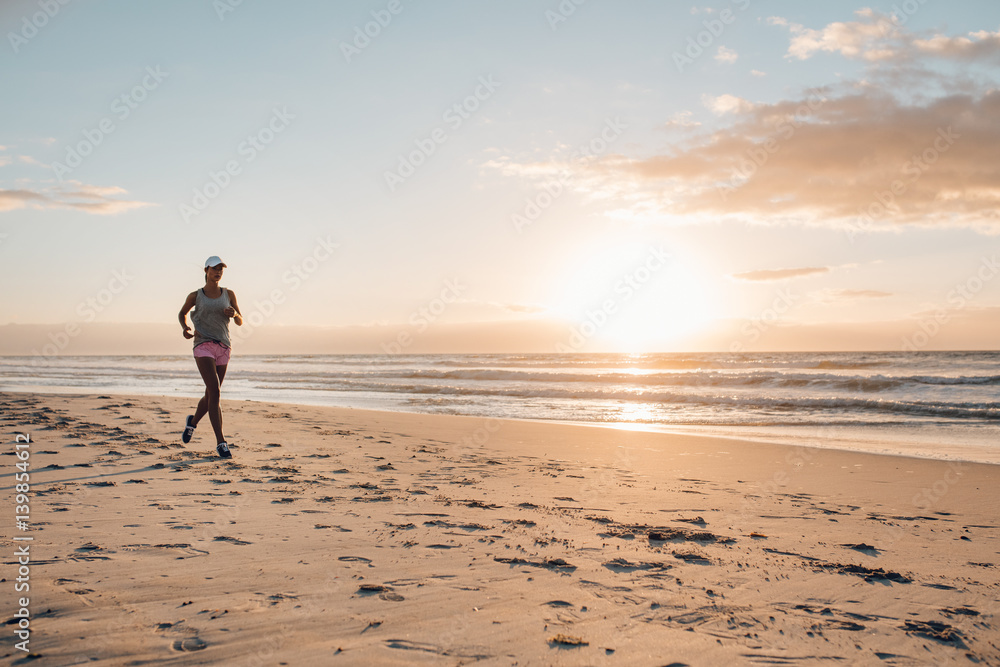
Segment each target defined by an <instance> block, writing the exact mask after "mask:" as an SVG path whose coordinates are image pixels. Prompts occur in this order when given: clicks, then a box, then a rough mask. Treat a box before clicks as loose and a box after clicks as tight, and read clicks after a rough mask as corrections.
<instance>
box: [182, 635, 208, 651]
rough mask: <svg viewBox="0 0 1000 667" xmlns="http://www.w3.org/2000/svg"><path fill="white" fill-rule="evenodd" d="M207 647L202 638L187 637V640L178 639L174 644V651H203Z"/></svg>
mask: <svg viewBox="0 0 1000 667" xmlns="http://www.w3.org/2000/svg"><path fill="white" fill-rule="evenodd" d="M207 647H208V644H207V643H205V641H204V640H203V639H201V638H200V637H187V638H185V639H178V640H176V641H174V644H173V649H174V650H175V651H184V652H190V651H201V650H202V649H204V648H207Z"/></svg>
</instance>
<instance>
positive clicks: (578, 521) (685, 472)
mask: <svg viewBox="0 0 1000 667" xmlns="http://www.w3.org/2000/svg"><path fill="white" fill-rule="evenodd" d="M0 401H2V404H3V420H4V432H5V441H6V443H7V444H6V445H5V446H4V451H3V453H4V454H5V457H4V458H3V459H2V461H3V469H2V470H0V473H2V479H3V491H4V493H5V494H7V497H8V498H10V499H13V497H14V494H15V490H14V483H15V482H14V473H15V472H16V469H15V467H14V466H15V463H16V462H17V459H16V458H15V457H14V456H13V452H14V446H13V442H14V439H15V436H16V434H30V437H31V441H32V444H31V447H30V452H31V456H30V466H31V467H30V473H31V479H30V482H31V489H32V491H31V501H30V504H31V518H30V525H31V531H30V532H20V531H17V530H16V529H15V527H14V518H13V516H11V515H12V514H13V513H14V512H13V504H14V503H13V502H9V503H8V502H6V501H5V505H4V506H5V507H8V508H11V509H10V510H8V513H7V514H8V516H7V517H6V518H5V520H4V522H3V535H4V537H5V538H6V541H7V543H8V545H9V546H8V549H7V552H6V555H5V558H4V575H3V577H4V581H3V582H2V585H3V586H4V588H5V591H4V596H3V599H4V600H5V601H7V602H6V603H5V614H6V617H7V618H11V617H12V616H13V615H14V612H16V611H17V610H16V609H15V606H14V604H13V603H14V602H15V601H16V597H17V595H30V613H31V619H30V630H31V635H30V654H28V653H24V652H22V651H20V650H17V649H16V648H15V643H16V642H17V641H18V639H17V637H16V636H15V635H14V629H15V628H16V626H15V624H11V623H9V624H8V625H7V626H6V627H7V628H8V629H7V630H6V631H5V632H4V634H3V648H2V652H3V656H4V661H5V662H7V664H38V665H71V664H91V665H122V664H135V665H138V664H171V665H202V664H204V665H209V664H225V665H336V664H343V665H360V664H375V665H407V664H441V665H460V664H473V663H475V664H487V665H514V664H516V665H580V664H587V665H604V664H607V665H649V666H651V667H653V666H662V665H674V666H678V665H712V664H748V665H753V664H767V665H785V664H789V665H791V664H803V665H806V664H819V663H836V664H861V665H925V664H926V665H932V664H943V663H951V662H958V663H963V664H964V663H972V664H994V665H995V664H1000V632H998V629H997V614H998V613H1000V603H998V602H997V599H998V598H1000V568H998V563H1000V556H998V554H1000V532H998V530H997V516H998V513H1000V485H998V484H997V481H998V479H1000V475H998V472H1000V469H998V468H997V467H996V466H990V465H984V464H973V463H962V462H945V461H934V460H925V459H915V458H904V457H894V456H880V455H869V454H858V453H851V452H843V451H837V450H829V449H811V448H798V447H785V446H778V445H767V444H761V443H750V442H742V441H738V440H731V439H723V438H708V437H696V436H688V435H683V436H679V435H669V434H658V433H646V432H635V431H628V430H614V429H606V428H596V427H583V426H571V425H564V424H547V423H538V422H526V421H497V420H487V419H482V418H471V417H453V416H433V415H416V414H404V413H390V412H371V411H363V410H352V409H334V408H318V407H306V406H296V405H290V404H266V403H258V402H249V401H248V402H230V401H223V409H224V416H225V420H226V431H227V435H228V436H229V438H230V442H231V443H232V447H233V459H232V460H228V461H224V460H221V459H219V458H217V457H216V456H215V453H214V442H212V437H211V430H210V429H209V428H208V424H207V420H206V422H205V423H204V424H203V426H202V428H200V429H199V431H198V432H196V434H195V437H194V439H193V440H192V442H191V443H189V444H187V445H184V444H182V443H181V442H180V437H179V435H180V430H181V428H182V427H183V423H184V417H185V416H186V415H187V414H189V413H190V412H192V411H193V410H192V408H193V405H194V402H193V401H192V400H190V399H179V398H172V397H169V398H168V397H162V398H161V397H140V398H128V397H123V396H107V395H104V396H96V395H95V396H79V395H77V396H68V395H43V394H2V395H0ZM26 535H30V536H31V537H33V538H34V539H33V541H32V542H31V543H30V553H31V563H30V594H28V593H19V594H15V593H14V577H15V576H16V575H15V572H16V562H17V559H16V558H14V557H13V556H12V554H13V552H14V547H13V546H10V545H15V544H22V543H20V542H19V543H15V542H12V541H11V540H12V538H13V537H15V536H26Z"/></svg>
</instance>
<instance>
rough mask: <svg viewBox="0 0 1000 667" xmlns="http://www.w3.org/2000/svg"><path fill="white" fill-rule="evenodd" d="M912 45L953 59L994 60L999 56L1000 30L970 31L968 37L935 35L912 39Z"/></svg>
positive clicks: (926, 51) (928, 52)
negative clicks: (928, 37)
mask: <svg viewBox="0 0 1000 667" xmlns="http://www.w3.org/2000/svg"><path fill="white" fill-rule="evenodd" d="M913 45H914V46H916V47H917V49H919V50H920V51H922V52H923V53H926V54H931V55H935V56H939V57H941V58H952V59H954V60H996V59H998V58H1000V30H998V31H997V32H988V31H986V30H980V31H978V32H970V33H969V36H968V37H945V36H944V35H936V36H935V37H932V38H930V39H917V40H914V42H913Z"/></svg>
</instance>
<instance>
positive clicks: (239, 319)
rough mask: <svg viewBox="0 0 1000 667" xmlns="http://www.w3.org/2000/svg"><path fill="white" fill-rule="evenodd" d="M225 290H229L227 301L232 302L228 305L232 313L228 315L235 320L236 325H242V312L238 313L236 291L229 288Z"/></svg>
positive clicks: (238, 306) (238, 305)
mask: <svg viewBox="0 0 1000 667" xmlns="http://www.w3.org/2000/svg"><path fill="white" fill-rule="evenodd" d="M226 291H227V292H229V303H231V304H233V305H231V306H230V308H232V309H233V314H232V315H230V317H231V318H233V321H235V322H236V326H238V327H241V326H243V314H242V313H240V304H238V303H236V293H235V292H233V290H231V289H227V290H226Z"/></svg>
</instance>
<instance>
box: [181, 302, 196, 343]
mask: <svg viewBox="0 0 1000 667" xmlns="http://www.w3.org/2000/svg"><path fill="white" fill-rule="evenodd" d="M196 296H197V292H191V293H190V294H188V296H187V299H185V300H184V305H183V306H182V307H181V312H179V313H177V319H178V320H180V323H181V328H182V329H183V333H184V337H185V338H194V334H193V333H191V327H189V326H188V323H187V314H188V311H190V310H191V309H192V308H194V301H195V297H196Z"/></svg>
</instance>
